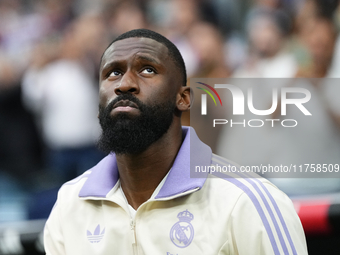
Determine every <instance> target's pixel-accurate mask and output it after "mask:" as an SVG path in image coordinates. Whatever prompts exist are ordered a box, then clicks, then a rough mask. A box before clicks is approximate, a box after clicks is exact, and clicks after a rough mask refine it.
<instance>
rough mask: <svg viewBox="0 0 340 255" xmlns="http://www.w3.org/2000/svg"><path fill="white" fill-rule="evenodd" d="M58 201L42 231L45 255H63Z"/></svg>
mask: <svg viewBox="0 0 340 255" xmlns="http://www.w3.org/2000/svg"><path fill="white" fill-rule="evenodd" d="M59 210H60V205H58V201H57V202H56V204H55V205H54V207H53V209H52V212H51V214H50V216H49V218H48V220H47V222H46V225H45V229H44V247H45V252H46V254H47V255H65V254H66V252H65V248H64V241H63V235H62V228H61V221H60V215H59Z"/></svg>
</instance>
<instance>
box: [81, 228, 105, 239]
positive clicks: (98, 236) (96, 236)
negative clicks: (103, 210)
mask: <svg viewBox="0 0 340 255" xmlns="http://www.w3.org/2000/svg"><path fill="white" fill-rule="evenodd" d="M104 234H105V228H104V229H103V230H102V232H100V225H99V224H98V226H97V227H96V228H95V230H94V232H93V234H92V233H91V232H90V231H89V230H87V233H86V235H87V239H88V240H89V241H90V243H99V242H100V241H101V240H102V239H103V237H104Z"/></svg>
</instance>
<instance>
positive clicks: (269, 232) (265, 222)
mask: <svg viewBox="0 0 340 255" xmlns="http://www.w3.org/2000/svg"><path fill="white" fill-rule="evenodd" d="M213 175H214V176H217V177H219V178H222V179H225V180H226V181H229V182H231V183H233V184H234V185H235V186H237V187H239V188H240V189H242V190H243V191H244V193H246V194H247V195H248V197H249V198H250V200H251V201H252V202H253V204H254V206H255V208H256V210H257V212H258V214H259V216H260V218H261V220H262V223H263V225H264V227H265V229H266V232H267V235H268V237H269V240H270V243H271V245H272V247H273V250H274V254H275V255H277V254H280V251H279V249H278V247H277V243H276V241H275V238H274V235H273V232H272V230H271V228H270V225H269V223H268V220H267V218H266V215H265V214H264V212H263V209H262V207H261V205H260V203H259V201H258V199H257V198H256V196H255V195H254V193H253V192H252V191H251V190H250V189H249V188H248V187H247V186H246V185H244V184H243V183H242V182H240V181H239V180H237V179H235V178H233V177H231V176H229V175H227V174H225V173H216V172H215V173H214V174H213Z"/></svg>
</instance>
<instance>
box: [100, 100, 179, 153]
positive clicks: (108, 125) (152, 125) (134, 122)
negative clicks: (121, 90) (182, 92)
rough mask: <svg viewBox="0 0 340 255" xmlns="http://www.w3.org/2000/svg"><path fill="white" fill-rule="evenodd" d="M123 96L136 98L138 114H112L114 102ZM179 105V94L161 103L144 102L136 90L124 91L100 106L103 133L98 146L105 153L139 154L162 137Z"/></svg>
mask: <svg viewBox="0 0 340 255" xmlns="http://www.w3.org/2000/svg"><path fill="white" fill-rule="evenodd" d="M120 100H129V101H131V102H134V103H135V104H136V105H137V106H138V109H139V111H140V114H139V115H137V116H135V115H131V114H129V113H126V112H119V113H117V114H115V115H114V116H111V111H112V109H113V106H114V105H115V104H116V103H117V102H118V101H120ZM175 109H176V103H175V98H172V99H170V100H169V101H167V102H165V103H161V104H150V105H147V104H144V103H142V102H141V101H140V100H139V99H138V98H136V97H135V96H133V95H132V94H121V95H119V96H118V97H116V98H115V99H114V100H113V101H112V102H111V103H110V104H109V105H108V106H107V107H102V106H99V116H98V117H99V122H100V125H101V128H102V134H101V136H100V138H99V140H98V143H97V145H98V148H99V149H100V150H102V151H103V152H105V153H110V152H114V153H116V154H138V153H141V152H143V151H145V150H146V149H147V148H148V147H149V146H150V145H151V144H152V143H154V142H155V141H157V140H158V139H160V138H161V137H162V136H163V135H164V134H165V133H166V132H167V131H168V129H169V127H170V125H171V123H172V121H173V118H174V112H175Z"/></svg>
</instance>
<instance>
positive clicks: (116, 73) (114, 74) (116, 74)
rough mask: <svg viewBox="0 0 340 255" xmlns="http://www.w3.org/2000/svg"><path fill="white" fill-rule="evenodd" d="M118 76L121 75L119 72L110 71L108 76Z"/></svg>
mask: <svg viewBox="0 0 340 255" xmlns="http://www.w3.org/2000/svg"><path fill="white" fill-rule="evenodd" d="M120 74H121V72H119V71H112V72H111V73H110V75H109V76H110V77H113V76H118V75H120Z"/></svg>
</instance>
